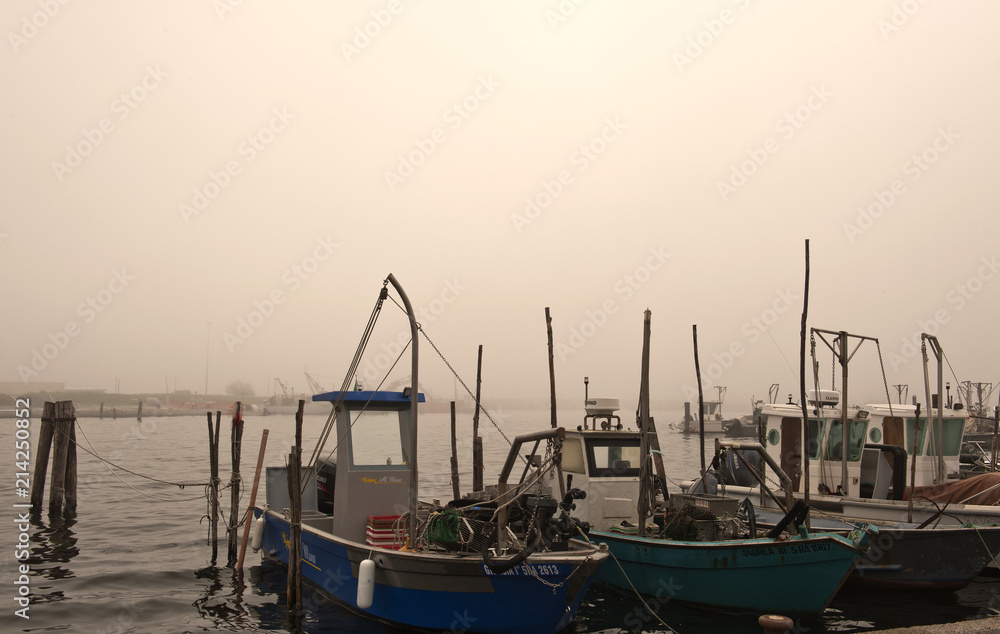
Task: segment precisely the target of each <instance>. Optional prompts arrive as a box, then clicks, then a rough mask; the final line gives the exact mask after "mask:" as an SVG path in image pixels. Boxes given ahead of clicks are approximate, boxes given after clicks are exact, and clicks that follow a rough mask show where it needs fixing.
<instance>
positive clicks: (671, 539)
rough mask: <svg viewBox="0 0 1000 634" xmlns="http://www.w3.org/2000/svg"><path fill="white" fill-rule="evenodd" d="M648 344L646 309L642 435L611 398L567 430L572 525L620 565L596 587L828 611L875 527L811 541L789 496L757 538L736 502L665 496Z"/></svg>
mask: <svg viewBox="0 0 1000 634" xmlns="http://www.w3.org/2000/svg"><path fill="white" fill-rule="evenodd" d="M649 336H650V312H649V311H646V315H645V327H644V340H643V365H642V380H641V387H640V396H639V411H638V413H637V426H638V430H630V429H625V428H623V426H622V424H621V422H620V419H619V417H618V416H616V415H615V414H614V412H613V411H610V408H609V407H608V406H607V404H608V403H615V404H616V401H615V399H604V398H592V397H589V395H587V396H586V397H585V401H586V403H587V415H586V416H585V417H584V423H583V425H581V426H580V427H578V428H577V429H576V430H575V431H568V432H567V434H566V440H565V442H564V443H563V459H562V470H563V473H564V474H565V475H566V478H567V487H569V486H574V487H579V488H581V489H583V490H585V491H587V492H588V496H587V498H586V499H585V500H581V501H579V502H578V503H577V510H576V517H578V518H579V519H580V521H586V522H589V523H590V524H591V527H592V528H591V531H590V537H589V538H590V540H591V541H592V542H595V543H601V544H606V545H607V548H608V550H609V552H610V553H611V555H613V559H614V560H613V561H609V562H607V563H605V564H604V565H603V566H602V567H601V568H600V569H599V570H598V573H597V578H596V581H597V582H598V583H603V584H606V585H610V586H614V587H616V588H621V589H624V590H630V589H634V590H637V591H638V592H639V593H641V594H644V595H649V596H653V597H655V598H656V599H657V600H658V601H660V602H661V603H662V602H663V601H665V600H670V601H680V602H684V603H691V604H698V605H703V606H710V607H719V608H726V609H736V610H752V611H754V612H758V613H767V612H776V613H781V614H796V615H798V614H814V613H817V612H820V611H822V610H823V609H824V608H825V607H826V606H827V605H828V604H829V603H830V601H831V600H832V599H833V597H834V595H835V594H836V593H837V591H838V590H839V589H840V587H841V585H843V583H844V582H845V581H846V580H847V578H848V577H849V576H850V574H851V572H852V570H853V569H854V567H855V563H856V561H857V557H858V555H860V554H861V553H863V552H864V551H865V550H866V548H867V544H868V541H869V540H870V539H871V537H872V535H873V534H875V533H877V529H875V528H874V527H872V528H869V527H864V528H859V529H857V530H855V531H854V532H853V533H851V534H850V535H848V536H841V535H834V534H829V533H827V534H816V535H810V534H809V533H808V532H807V531H806V529H805V526H804V525H803V520H804V517H805V513H806V512H808V507H806V506H804V505H797V506H794V507H793V506H792V505H791V504H790V503H789V501H790V495H789V496H788V497H787V498H786V501H785V508H786V510H787V513H786V514H785V515H784V517H783V518H782V520H781V521H780V522H779V523H778V525H777V526H775V527H774V528H773V529H772V530H771V531H770V532H769V533H768V534H767V536H766V537H757V535H756V533H757V531H756V527H755V526H754V525H753V524H754V523H753V521H752V517H753V514H752V510H749V512H747V513H741V509H740V508H739V504H740V502H739V500H736V499H719V498H712V497H710V496H695V495H674V496H670V495H668V494H666V478H665V475H664V472H663V464H662V458H661V456H662V454H661V453H660V452H659V444H658V441H657V438H656V429H655V427H654V424H653V420H652V417H651V416H650V415H649V380H648V376H649ZM761 451H762V453H763V449H761ZM775 466H776V465H775ZM782 475H783V474H782ZM785 480H787V476H786V477H785ZM788 492H789V493H790V488H789V489H788ZM658 494H662V497H658ZM776 502H777V500H776ZM779 503H780V502H779ZM746 508H747V507H744V509H746ZM788 529H790V530H788Z"/></svg>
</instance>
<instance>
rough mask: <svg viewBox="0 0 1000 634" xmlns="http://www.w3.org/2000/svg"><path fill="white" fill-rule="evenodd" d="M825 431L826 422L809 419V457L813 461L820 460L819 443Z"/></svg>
mask: <svg viewBox="0 0 1000 634" xmlns="http://www.w3.org/2000/svg"><path fill="white" fill-rule="evenodd" d="M825 429H826V421H822V420H816V419H815V418H810V419H809V457H810V458H812V459H813V460H818V459H819V441H820V439H821V438H822V437H823V431H824V430H825Z"/></svg>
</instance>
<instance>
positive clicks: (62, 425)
mask: <svg viewBox="0 0 1000 634" xmlns="http://www.w3.org/2000/svg"><path fill="white" fill-rule="evenodd" d="M75 420H76V417H75V415H74V409H73V401H59V402H57V403H56V404H55V417H54V418H53V433H52V440H53V445H54V449H53V450H52V483H51V485H50V486H49V516H50V517H51V516H53V515H62V514H63V507H64V504H65V502H66V466H67V465H66V463H67V458H68V455H69V441H70V433H69V430H70V427H71V424H72V423H73V421H75Z"/></svg>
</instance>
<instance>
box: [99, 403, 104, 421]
mask: <svg viewBox="0 0 1000 634" xmlns="http://www.w3.org/2000/svg"><path fill="white" fill-rule="evenodd" d="M98 418H104V401H101V413H100V414H98Z"/></svg>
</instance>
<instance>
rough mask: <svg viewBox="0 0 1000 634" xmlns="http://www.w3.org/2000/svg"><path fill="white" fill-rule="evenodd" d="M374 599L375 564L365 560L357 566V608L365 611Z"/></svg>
mask: <svg viewBox="0 0 1000 634" xmlns="http://www.w3.org/2000/svg"><path fill="white" fill-rule="evenodd" d="M374 598H375V562H374V561H372V560H371V559H365V560H364V561H362V562H361V565H360V566H358V607H359V608H361V609H362V610H367V609H368V608H370V607H372V600H373V599H374Z"/></svg>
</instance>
